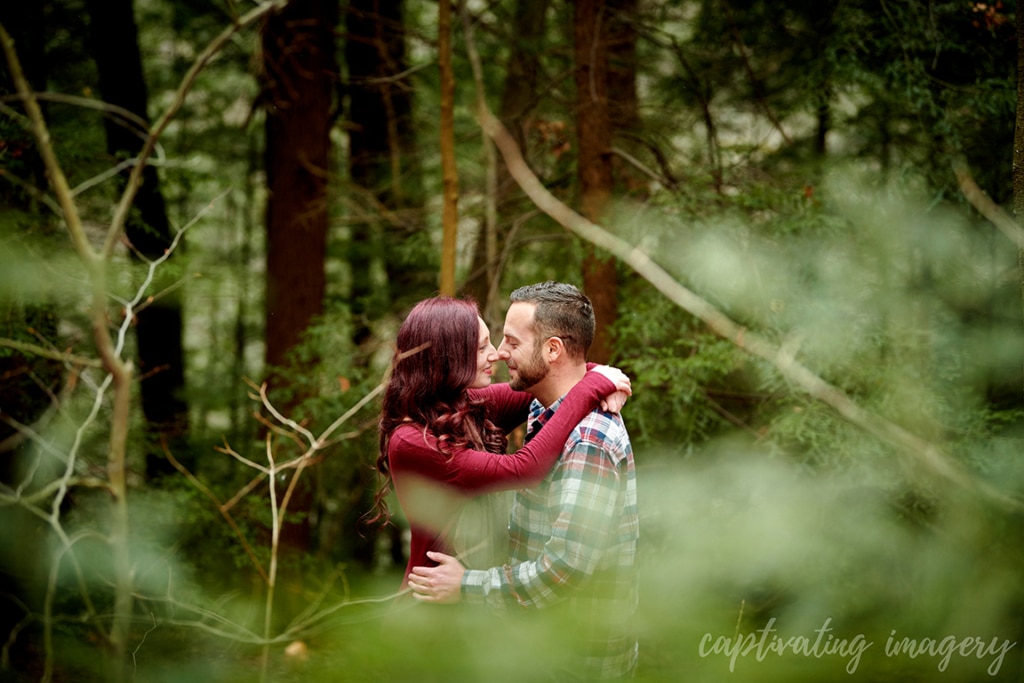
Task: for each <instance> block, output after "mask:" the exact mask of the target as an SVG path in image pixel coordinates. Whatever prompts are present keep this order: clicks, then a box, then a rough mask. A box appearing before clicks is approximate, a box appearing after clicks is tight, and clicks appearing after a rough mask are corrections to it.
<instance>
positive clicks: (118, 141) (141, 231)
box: [86, 0, 191, 477]
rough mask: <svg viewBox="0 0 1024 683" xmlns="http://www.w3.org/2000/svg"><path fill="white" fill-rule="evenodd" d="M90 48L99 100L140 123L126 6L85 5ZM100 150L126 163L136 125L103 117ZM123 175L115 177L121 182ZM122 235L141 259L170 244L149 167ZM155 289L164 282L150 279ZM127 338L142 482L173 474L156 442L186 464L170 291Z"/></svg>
mask: <svg viewBox="0 0 1024 683" xmlns="http://www.w3.org/2000/svg"><path fill="white" fill-rule="evenodd" d="M86 6H87V8H88V12H89V28H90V38H91V42H92V45H91V49H92V53H93V56H94V59H95V62H96V70H97V72H98V75H99V90H100V94H101V96H102V97H103V99H104V101H106V102H107V103H109V104H113V105H116V106H118V107H121V108H123V109H126V110H128V111H130V112H131V113H132V114H134V115H135V116H137V117H139V119H141V120H142V121H146V122H147V123H148V121H149V117H148V114H147V101H148V100H147V93H146V83H145V81H144V79H143V74H142V58H141V56H140V54H139V44H138V29H137V27H136V24H135V16H134V13H133V6H132V0H87V3H86ZM104 129H105V131H106V137H107V152H108V153H109V154H110V156H111V157H112V159H113V163H119V162H121V161H124V160H125V159H130V158H131V157H133V156H135V155H136V154H137V153H138V152H139V151H140V150H141V149H142V142H143V135H140V131H139V130H138V127H136V126H132V125H125V122H124V121H122V120H120V118H119V117H115V116H107V117H106V118H105V119H104ZM129 172H130V169H126V170H125V171H123V172H122V174H121V176H120V179H121V181H122V183H121V185H119V187H123V182H124V181H126V180H127V177H128V173H129ZM125 237H126V238H127V239H128V241H129V242H130V243H131V245H132V246H133V247H134V249H135V250H136V251H137V254H136V255H141V256H142V257H144V258H145V259H149V260H152V259H156V258H159V257H160V256H162V255H163V254H164V252H165V251H166V249H167V248H168V247H170V245H171V242H172V241H173V239H174V235H173V234H172V230H171V226H170V224H169V222H168V220H167V210H166V207H165V205H164V198H163V194H162V193H161V191H160V182H159V178H158V176H157V171H156V169H155V168H154V167H152V166H149V167H147V168H146V169H145V172H144V174H143V181H142V186H141V187H140V188H139V191H138V193H137V194H136V196H135V202H134V211H133V212H132V213H131V214H130V215H129V218H128V220H127V222H126V224H125ZM155 283H156V284H155V290H156V291H160V290H162V289H164V288H165V287H166V286H167V285H168V284H170V283H169V282H168V281H167V279H166V278H160V277H159V273H158V279H157V280H156V281H155ZM136 320H137V322H136V327H135V338H136V342H137V345H138V349H137V357H138V365H139V367H138V375H139V378H140V381H139V389H140V399H141V404H142V411H143V414H144V415H145V417H146V432H147V443H148V446H147V452H146V473H147V475H148V476H151V477H152V476H157V475H162V474H169V473H171V472H173V471H174V468H173V467H171V466H170V464H169V463H168V462H167V460H166V458H165V457H164V455H163V449H162V447H161V445H160V441H161V439H163V440H166V442H167V444H168V447H169V448H171V449H172V452H173V453H175V455H176V457H177V458H178V459H179V460H180V461H182V462H183V463H185V464H186V465H191V461H190V458H189V457H188V444H187V438H186V437H187V434H188V405H187V403H186V401H185V398H184V392H185V358H184V352H183V349H182V302H181V299H180V298H179V296H178V295H177V294H176V293H170V294H167V295H164V296H162V297H160V298H158V299H156V300H154V301H153V303H152V304H151V305H149V306H147V307H145V308H143V309H142V310H140V311H139V312H138V315H137V316H136Z"/></svg>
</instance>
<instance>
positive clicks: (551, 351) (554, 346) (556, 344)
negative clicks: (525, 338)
mask: <svg viewBox="0 0 1024 683" xmlns="http://www.w3.org/2000/svg"><path fill="white" fill-rule="evenodd" d="M544 353H545V354H546V355H547V359H548V363H552V362H554V361H556V360H558V359H559V358H561V357H562V356H564V355H565V342H563V341H562V338H561V337H548V339H547V341H545V342H544Z"/></svg>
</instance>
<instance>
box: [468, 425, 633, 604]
mask: <svg viewBox="0 0 1024 683" xmlns="http://www.w3.org/2000/svg"><path fill="white" fill-rule="evenodd" d="M560 412H561V407H559V409H558V410H557V411H556V412H555V416H557V415H558V413H560ZM552 419H554V418H552ZM545 429H547V427H545ZM622 476H623V474H622V472H621V469H620V467H619V466H618V463H617V459H616V458H614V457H613V456H612V455H611V454H610V453H608V452H606V451H605V450H604V449H603V448H602V446H600V445H598V444H597V443H594V442H593V441H592V440H584V439H578V440H576V441H575V442H574V444H573V445H572V448H571V450H570V451H569V452H567V453H566V454H565V455H563V457H562V459H561V460H560V461H559V463H558V465H557V472H556V474H555V475H554V476H553V477H552V484H551V486H552V488H551V491H550V499H551V500H552V501H554V502H553V505H554V507H555V514H556V516H555V521H554V523H553V525H552V529H551V536H550V538H549V539H548V540H547V542H546V543H545V544H544V548H543V550H542V552H541V554H540V557H538V558H535V559H531V560H529V561H526V562H521V563H519V564H514V565H508V564H506V565H504V566H502V567H492V568H490V569H485V570H467V571H466V572H465V574H464V575H463V579H462V595H463V598H464V599H465V600H466V601H467V602H472V603H484V604H488V605H491V606H494V607H507V606H516V605H518V606H520V607H523V608H534V609H539V608H544V607H547V606H550V605H552V604H555V603H557V602H560V601H562V600H564V599H565V598H567V597H568V596H569V594H570V593H572V591H573V590H574V588H575V587H577V586H578V585H579V584H580V583H581V582H582V581H583V580H585V579H586V578H588V577H590V576H591V575H592V574H594V572H595V571H596V570H597V568H598V566H599V564H600V562H601V558H602V555H603V549H604V548H607V547H608V546H609V539H610V537H611V535H612V534H613V533H614V530H615V529H616V528H617V524H618V517H617V516H618V511H619V509H620V505H619V503H620V500H619V496H620V490H621V486H620V483H621V479H622Z"/></svg>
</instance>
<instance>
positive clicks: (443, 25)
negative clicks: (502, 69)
mask: <svg viewBox="0 0 1024 683" xmlns="http://www.w3.org/2000/svg"><path fill="white" fill-rule="evenodd" d="M437 24H438V26H437V33H438V41H437V42H438V46H437V51H438V62H439V64H440V70H441V137H440V140H439V142H440V146H441V185H442V200H443V201H442V210H441V229H442V239H441V277H440V293H441V294H442V295H444V296H455V247H456V240H457V238H458V223H459V211H458V206H459V174H458V169H457V168H456V167H455V74H454V73H453V72H452V7H451V0H440V2H439V3H438V22H437Z"/></svg>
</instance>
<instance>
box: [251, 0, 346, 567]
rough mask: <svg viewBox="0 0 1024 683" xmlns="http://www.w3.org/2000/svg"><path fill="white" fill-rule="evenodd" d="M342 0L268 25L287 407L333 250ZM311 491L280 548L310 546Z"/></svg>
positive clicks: (272, 306) (271, 170)
mask: <svg viewBox="0 0 1024 683" xmlns="http://www.w3.org/2000/svg"><path fill="white" fill-rule="evenodd" d="M337 9H338V7H337V3H336V2H333V1H332V0H292V2H290V3H289V4H288V5H286V6H285V8H284V9H283V10H282V11H280V12H279V13H277V14H273V15H271V16H270V17H269V19H268V21H267V23H266V25H265V27H264V31H263V65H262V67H263V73H262V76H263V88H264V104H265V107H266V110H267V118H266V150H265V153H264V154H265V156H264V164H265V169H266V174H267V189H268V200H267V215H266V234H267V245H266V251H267V289H266V301H265V314H266V357H265V359H266V364H267V370H268V382H269V385H270V393H269V394H268V395H269V396H270V397H271V401H272V402H274V403H275V404H276V405H277V406H278V408H280V409H281V410H282V411H283V412H284V413H285V414H289V413H292V412H293V409H294V408H295V406H296V405H298V404H299V403H300V402H301V401H302V400H303V399H304V398H306V397H304V396H302V395H300V394H299V393H297V392H296V391H295V389H294V385H293V384H292V382H291V374H292V373H295V372H301V371H303V370H306V369H309V368H310V367H312V364H313V363H315V361H314V360H313V359H306V360H305V361H304V362H302V363H299V362H297V361H296V360H295V359H293V358H291V357H290V355H289V354H290V352H291V351H292V350H293V349H294V348H295V346H296V345H297V344H299V342H300V341H302V337H303V334H304V333H305V331H306V329H307V327H309V325H310V323H311V322H313V319H314V318H315V317H316V316H318V315H320V314H321V313H322V311H323V301H324V291H325V286H326V276H325V272H324V259H325V257H326V248H327V229H328V208H329V202H328V197H327V184H328V183H327V181H328V173H329V169H330V166H331V164H330V153H331V141H330V130H331V126H332V124H333V105H334V98H333V95H334V92H335V85H336V83H337V63H336V58H335V52H334V27H335V25H336V23H337ZM311 506H312V497H311V494H310V487H309V485H308V477H307V478H306V479H304V480H301V481H300V482H299V487H298V489H297V491H296V492H295V495H294V497H293V499H292V501H291V504H290V507H289V512H291V513H296V514H298V515H300V520H301V521H299V522H295V523H291V524H285V525H284V526H283V527H282V531H281V545H282V548H287V549H289V550H291V551H294V552H298V553H301V552H304V551H305V550H307V549H308V548H309V545H310V538H311V529H310V515H309V511H310V509H311Z"/></svg>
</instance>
